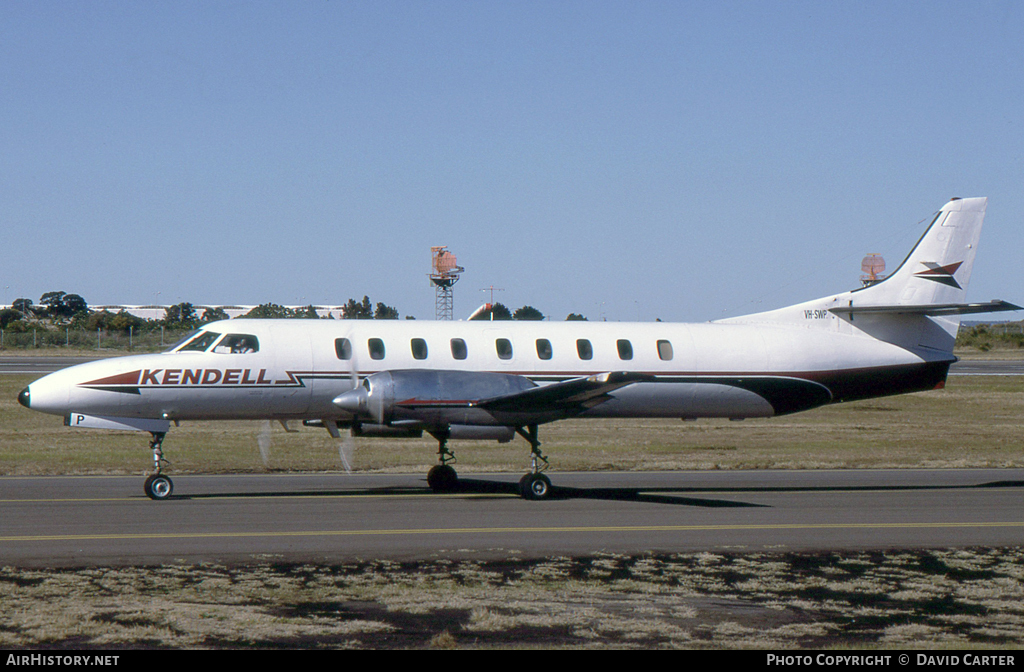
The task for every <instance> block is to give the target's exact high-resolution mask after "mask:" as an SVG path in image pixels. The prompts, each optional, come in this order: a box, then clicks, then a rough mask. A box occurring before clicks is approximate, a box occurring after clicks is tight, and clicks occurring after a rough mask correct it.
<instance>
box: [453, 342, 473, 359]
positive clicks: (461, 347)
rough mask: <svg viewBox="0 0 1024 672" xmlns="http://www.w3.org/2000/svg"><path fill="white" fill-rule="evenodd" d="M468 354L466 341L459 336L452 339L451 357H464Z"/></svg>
mask: <svg viewBox="0 0 1024 672" xmlns="http://www.w3.org/2000/svg"><path fill="white" fill-rule="evenodd" d="M468 354H469V351H468V349H467V348H466V342H465V341H464V340H462V339H461V338H453V339H452V357H453V358H455V359H465V358H466V356H467V355H468Z"/></svg>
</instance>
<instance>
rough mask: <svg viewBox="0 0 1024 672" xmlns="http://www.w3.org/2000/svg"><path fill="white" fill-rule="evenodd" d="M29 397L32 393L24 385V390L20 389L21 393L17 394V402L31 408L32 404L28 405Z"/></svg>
mask: <svg viewBox="0 0 1024 672" xmlns="http://www.w3.org/2000/svg"><path fill="white" fill-rule="evenodd" d="M31 397H32V394H31V393H30V392H29V391H28V388H27V387H26V388H25V389H24V390H22V391H21V394H19V395H18V403H19V404H21V405H22V406H24V407H25V408H32V406H30V405H29V402H30V401H31Z"/></svg>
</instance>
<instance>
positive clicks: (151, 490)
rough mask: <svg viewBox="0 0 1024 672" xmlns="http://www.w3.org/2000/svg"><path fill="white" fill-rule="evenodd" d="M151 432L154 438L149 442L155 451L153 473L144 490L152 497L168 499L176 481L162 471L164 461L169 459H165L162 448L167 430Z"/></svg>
mask: <svg viewBox="0 0 1024 672" xmlns="http://www.w3.org/2000/svg"><path fill="white" fill-rule="evenodd" d="M150 434H152V435H153V440H152V441H150V442H149V447H150V449H151V450H152V451H153V473H152V474H150V475H149V478H147V479H146V483H145V485H143V490H144V491H145V492H146V496H147V497H149V498H150V499H155V500H161V499H167V498H168V497H170V496H171V493H172V492H174V482H173V481H171V479H170V478H168V477H167V476H164V475H163V474H162V473H160V469H161V466H162V463H163V462H166V461H167V460H165V459H164V453H163V450H161V446H163V443H164V436H165V434H166V432H150Z"/></svg>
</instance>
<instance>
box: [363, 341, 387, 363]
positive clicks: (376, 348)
mask: <svg viewBox="0 0 1024 672" xmlns="http://www.w3.org/2000/svg"><path fill="white" fill-rule="evenodd" d="M366 347H367V348H369V349H370V359H384V341H382V340H380V339H379V338H371V339H370V340H368V341H367V342H366Z"/></svg>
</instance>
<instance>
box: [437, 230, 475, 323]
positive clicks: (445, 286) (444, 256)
mask: <svg viewBox="0 0 1024 672" xmlns="http://www.w3.org/2000/svg"><path fill="white" fill-rule="evenodd" d="M430 258H431V268H433V273H431V274H430V282H431V283H432V284H433V285H434V319H437V320H453V319H455V318H454V313H455V297H454V295H453V293H452V286H453V285H454V284H455V283H456V282H458V281H459V274H460V273H462V272H463V271H464V270H466V269H464V268H463V267H462V266H459V265H458V264H456V261H455V255H454V254H452V253H451V252H449V251H448V248H447V247H432V248H430Z"/></svg>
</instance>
